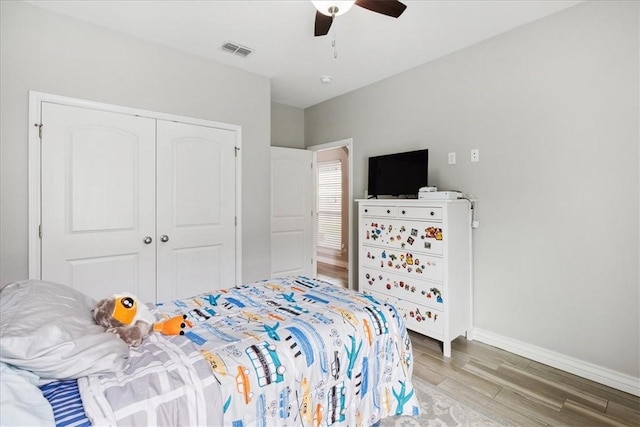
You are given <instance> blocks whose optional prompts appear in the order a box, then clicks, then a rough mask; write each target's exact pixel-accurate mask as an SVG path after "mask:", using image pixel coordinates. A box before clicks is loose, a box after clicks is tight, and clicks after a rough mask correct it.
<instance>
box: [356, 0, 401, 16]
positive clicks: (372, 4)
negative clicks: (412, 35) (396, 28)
mask: <svg viewBox="0 0 640 427" xmlns="http://www.w3.org/2000/svg"><path fill="white" fill-rule="evenodd" d="M356 4H357V5H358V6H360V7H364V8H365V9H369V10H371V11H373V12H378V13H381V14H383V15H387V16H392V17H394V18H397V17H398V16H400V15H402V12H404V10H405V9H406V8H407V5H405V4H403V3H400V2H399V1H398V0H356Z"/></svg>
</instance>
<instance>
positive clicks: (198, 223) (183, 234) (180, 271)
mask: <svg viewBox="0 0 640 427" xmlns="http://www.w3.org/2000/svg"><path fill="white" fill-rule="evenodd" d="M235 141H236V133H235V132H234V131H231V130H227V129H218V128H211V127H205V126H198V125H191V124H185V123H177V122H171V121H164V120H158V145H157V156H158V167H157V175H158V176H157V186H158V187H157V189H158V190H157V191H158V199H157V204H158V214H157V245H158V246H157V247H158V291H157V292H158V300H159V301H169V300H171V299H175V298H178V297H188V296H191V295H196V294H198V293H201V292H206V291H210V290H212V289H219V288H222V287H225V288H226V287H231V286H234V285H236V277H235V265H236V260H235V253H236V251H235V216H236V213H235V200H236V194H235V190H236V182H235V177H236V172H235V170H236V161H235Z"/></svg>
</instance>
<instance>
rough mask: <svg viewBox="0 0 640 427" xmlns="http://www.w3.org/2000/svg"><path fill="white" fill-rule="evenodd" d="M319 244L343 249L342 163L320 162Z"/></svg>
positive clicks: (337, 161)
mask: <svg viewBox="0 0 640 427" xmlns="http://www.w3.org/2000/svg"><path fill="white" fill-rule="evenodd" d="M317 203H318V246H320V247H323V248H327V249H334V250H337V251H340V250H342V164H341V163H340V160H331V161H327V162H321V163H318V201H317Z"/></svg>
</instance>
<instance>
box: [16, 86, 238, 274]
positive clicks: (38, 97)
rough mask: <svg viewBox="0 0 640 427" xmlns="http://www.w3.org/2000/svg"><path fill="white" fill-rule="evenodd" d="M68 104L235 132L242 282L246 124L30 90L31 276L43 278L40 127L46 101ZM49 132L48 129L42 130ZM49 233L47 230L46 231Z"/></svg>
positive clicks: (236, 268) (236, 271) (236, 242)
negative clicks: (243, 157) (243, 127)
mask: <svg viewBox="0 0 640 427" xmlns="http://www.w3.org/2000/svg"><path fill="white" fill-rule="evenodd" d="M43 102H48V103H52V104H60V105H66V106H70V107H80V108H87V109H92V110H100V111H107V112H112V113H120V114H128V115H131V116H141V117H147V118H151V119H156V120H167V121H175V122H181V123H186V124H191V125H197V126H205V127H213V128H218V129H226V130H231V131H234V132H235V135H236V140H235V146H236V150H235V151H236V165H235V166H236V168H235V170H236V186H235V195H236V203H235V211H236V214H235V215H236V229H235V245H236V251H235V259H236V265H235V276H236V279H235V281H236V283H235V285H241V284H242V181H241V177H242V157H241V154H242V150H241V142H242V127H241V126H239V125H232V124H228V123H220V122H214V121H210V120H203V119H195V118H192V117H185V116H179V115H176V114H168V113H159V112H156V111H149V110H141V109H138V108H131V107H124V106H121V105H113V104H105V103H102V102H95V101H89V100H85V99H78V98H70V97H67V96H62V95H54V94H49V93H44V92H37V91H29V124H28V126H29V129H28V131H29V239H28V246H29V258H28V271H29V279H35V280H39V279H40V278H41V277H42V245H41V243H42V241H41V240H40V225H41V218H42V215H41V213H42V205H41V191H42V185H41V173H40V172H41V149H40V129H41V127H40V126H41V123H42V114H41V113H42V108H41V106H42V103H43ZM42 131H43V132H46V129H44V128H43V129H42ZM45 232H46V230H45Z"/></svg>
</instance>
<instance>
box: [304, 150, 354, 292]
mask: <svg viewBox="0 0 640 427" xmlns="http://www.w3.org/2000/svg"><path fill="white" fill-rule="evenodd" d="M309 149H310V150H313V151H315V161H314V165H315V168H314V169H315V183H314V185H315V190H316V191H315V193H316V221H315V224H314V233H315V239H314V240H315V249H314V250H315V255H316V256H315V258H316V265H317V276H318V277H319V278H321V279H323V280H326V281H328V282H331V283H334V284H336V285H338V286H342V287H345V288H349V287H351V286H350V283H351V281H350V280H349V279H350V274H349V272H350V252H351V251H350V248H351V245H350V242H349V241H350V223H351V220H350V217H351V213H350V210H351V209H350V208H351V206H350V205H351V140H350V139H348V140H343V141H337V142H334V143H329V144H322V145H317V146H313V147H309Z"/></svg>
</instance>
